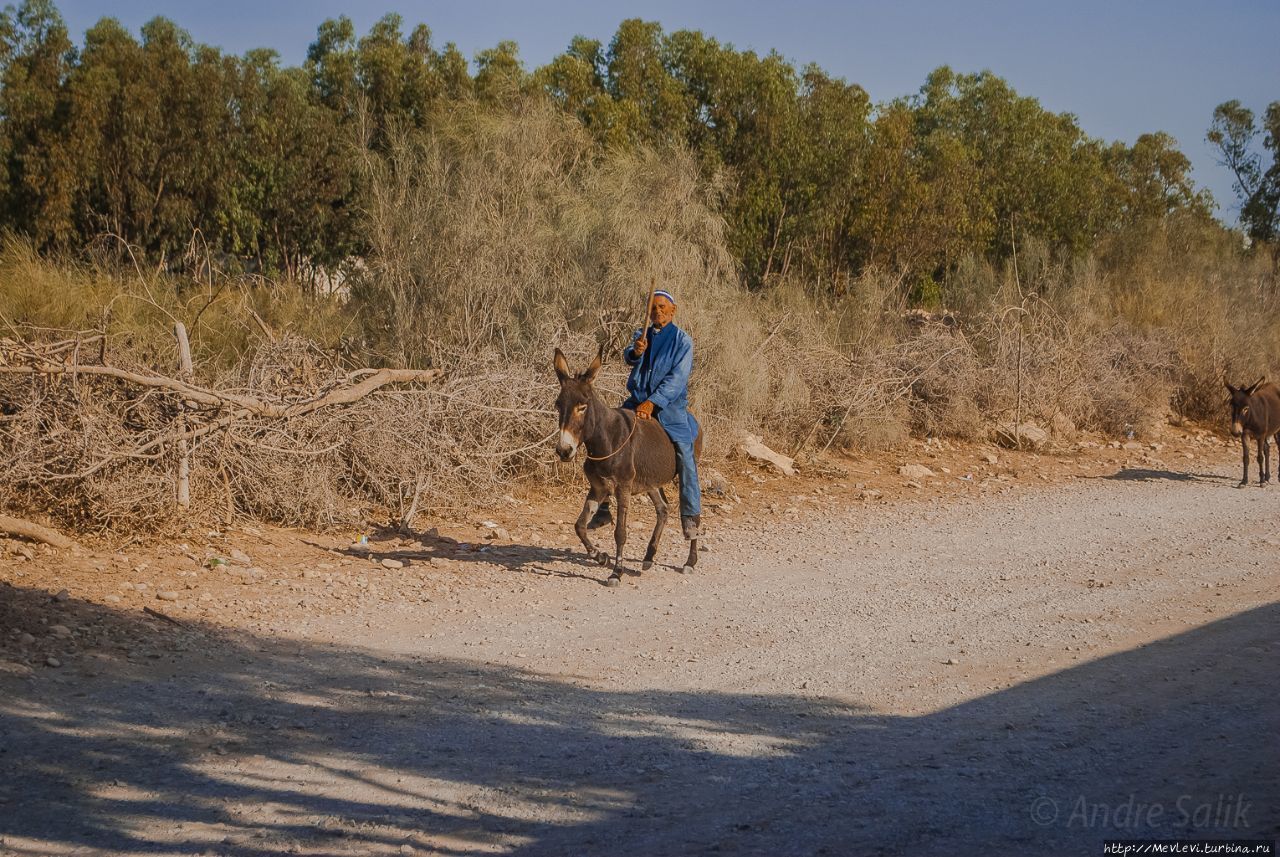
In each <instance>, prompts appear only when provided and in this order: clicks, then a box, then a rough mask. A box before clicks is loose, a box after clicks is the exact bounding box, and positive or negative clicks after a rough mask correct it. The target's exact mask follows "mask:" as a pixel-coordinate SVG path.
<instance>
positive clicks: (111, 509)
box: [0, 326, 440, 529]
mask: <svg viewBox="0 0 1280 857" xmlns="http://www.w3.org/2000/svg"><path fill="white" fill-rule="evenodd" d="M178 333H179V335H178V340H179V343H180V350H184V349H183V346H184V345H185V331H184V330H182V329H181V326H179V331H178ZM96 339H98V340H100V339H101V338H100V337H97V338H96ZM93 342H94V338H91V339H89V340H87V341H86V340H84V339H81V338H67V339H44V340H40V339H28V340H21V341H20V340H14V339H8V340H5V341H4V342H2V343H0V408H2V409H3V416H2V417H0V419H2V420H3V422H0V454H3V455H5V457H6V458H7V459H8V461H9V462H10V466H9V468H7V471H6V472H5V474H4V477H3V478H0V500H3V504H4V506H5V507H6V508H8V509H12V510H17V511H20V512H35V513H40V514H48V515H51V516H53V517H54V518H56V519H58V520H61V521H64V522H66V523H68V524H71V525H73V526H76V527H77V528H79V529H98V528H107V527H112V526H116V525H121V524H123V525H127V526H129V527H138V526H144V527H145V526H155V525H158V524H161V523H163V522H164V521H166V520H169V519H171V518H172V517H173V516H175V515H177V514H179V513H182V514H184V515H190V514H194V515H195V517H196V518H201V517H215V515H211V514H210V513H211V512H214V510H217V514H218V515H221V516H222V517H224V518H225V517H227V516H235V515H236V514H238V513H240V512H252V511H254V510H256V509H259V508H266V509H270V510H271V511H272V512H274V514H271V515H268V516H267V517H270V518H272V519H275V520H281V521H286V519H287V518H292V520H289V521H288V522H291V523H299V524H302V523H323V522H329V523H332V522H334V521H336V520H338V518H339V517H340V515H339V512H338V510H340V509H342V508H349V507H351V505H352V504H351V503H349V502H348V503H345V504H344V503H342V502H341V501H342V500H343V499H350V498H342V497H341V496H340V493H341V492H340V490H338V489H333V488H326V487H323V486H319V487H318V489H317V490H320V491H323V492H328V493H330V494H332V495H333V496H330V497H329V498H328V500H327V502H325V503H322V504H319V505H317V504H315V503H312V504H310V505H308V504H306V503H305V502H304V503H302V504H297V503H296V501H297V500H298V499H300V498H298V497H296V496H295V497H293V498H292V499H293V500H294V501H295V504H294V505H293V509H294V511H293V513H292V515H290V516H286V515H285V514H283V513H284V509H285V507H284V506H278V505H273V504H272V502H271V501H270V500H269V499H264V494H265V495H266V497H277V496H278V495H279V493H280V489H279V485H280V484H287V483H288V482H290V481H292V480H294V479H297V478H298V477H300V476H305V470H306V468H305V467H303V468H299V467H298V466H297V462H298V461H304V460H312V461H314V460H317V459H321V458H323V457H325V456H330V455H334V454H340V453H342V452H344V451H348V450H344V447H347V446H350V445H353V444H354V442H353V440H352V435H351V432H350V431H343V423H344V422H347V421H349V420H350V414H344V412H349V411H350V410H351V409H352V407H354V406H360V407H362V408H363V410H364V412H365V413H363V414H362V415H361V416H362V417H363V418H364V419H367V417H368V411H369V409H370V407H376V405H377V402H376V400H377V397H376V396H375V397H374V398H373V399H372V400H371V399H370V397H371V396H372V395H373V394H375V393H376V392H377V391H379V390H381V389H382V388H384V387H386V386H388V385H392V384H396V385H399V384H422V383H425V382H429V381H435V380H437V379H438V378H439V376H440V373H439V372H438V371H435V370H408V369H355V370H342V369H340V368H339V367H338V366H337V365H335V364H334V363H333V362H332V361H330V360H328V359H327V358H326V357H325V356H324V355H323V354H320V353H319V352H318V351H317V350H316V349H315V348H314V346H311V345H309V344H307V343H303V342H300V341H298V340H292V339H285V340H282V341H280V342H273V343H269V344H267V345H264V346H263V347H261V348H259V349H258V350H257V351H256V352H255V353H254V354H253V355H252V357H251V358H250V359H249V360H248V361H246V363H245V364H244V366H243V367H242V368H241V370H240V371H238V372H237V373H235V374H234V375H233V376H232V377H229V378H224V379H219V381H220V383H207V384H200V383H196V382H195V381H193V380H189V379H188V378H187V377H183V376H189V374H190V371H191V370H190V369H189V368H185V367H189V366H190V362H189V356H188V357H187V358H186V360H183V361H181V363H182V367H183V368H181V369H180V371H179V372H178V373H175V374H173V375H169V374H164V373H161V372H158V371H156V370H154V369H152V368H149V367H145V366H136V365H135V366H130V365H125V366H117V365H109V364H107V363H105V362H102V361H101V357H102V353H103V352H102V350H98V351H96V352H95V351H94V349H92V348H91V347H88V346H91V345H92V344H93ZM86 358H87V359H86ZM339 406H346V407H345V408H344V407H339ZM361 422H363V420H361ZM346 428H347V429H350V428H351V427H350V425H347V426H346ZM368 469H369V468H368V467H367V466H366V467H364V468H363V470H365V471H368ZM300 470H301V471H303V472H299V471H300ZM312 475H313V476H316V477H319V478H318V479H316V480H313V481H317V482H326V481H328V479H329V477H330V476H331V475H332V474H331V473H329V472H325V473H322V474H312ZM359 481H364V482H368V479H367V478H362V479H361V480H359ZM234 485H239V486H240V488H241V489H242V490H241V491H240V492H239V493H238V494H237V492H235V491H234V490H233V486H234ZM258 486H260V487H258ZM335 490H338V493H337V494H333V492H334V491H335ZM355 505H357V506H358V505H359V504H355Z"/></svg>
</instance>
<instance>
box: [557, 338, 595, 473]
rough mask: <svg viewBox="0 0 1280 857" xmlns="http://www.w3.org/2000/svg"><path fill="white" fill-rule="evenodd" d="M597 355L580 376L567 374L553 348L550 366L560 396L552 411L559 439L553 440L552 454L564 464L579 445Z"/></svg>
mask: <svg viewBox="0 0 1280 857" xmlns="http://www.w3.org/2000/svg"><path fill="white" fill-rule="evenodd" d="M600 358H601V354H597V355H596V359H594V360H592V361H591V365H590V366H588V367H587V370H586V371H585V372H583V373H581V374H580V375H574V374H573V373H572V372H570V371H569V361H567V360H565V358H564V352H562V351H561V350H560V349H559V348H557V349H556V356H555V360H554V361H553V365H554V366H555V367H556V377H557V378H558V379H560V395H559V396H558V397H557V398H556V410H557V411H558V412H559V414H560V439H559V440H558V441H556V454H557V455H559V456H560V460H561V461H568V460H569V459H571V458H573V454H574V453H575V452H577V451H578V444H580V443H582V435H583V431H584V429H585V427H586V422H587V408H588V406H590V404H591V400H592V399H594V398H595V390H594V389H593V387H592V385H593V384H594V383H595V380H596V375H597V374H599V372H600Z"/></svg>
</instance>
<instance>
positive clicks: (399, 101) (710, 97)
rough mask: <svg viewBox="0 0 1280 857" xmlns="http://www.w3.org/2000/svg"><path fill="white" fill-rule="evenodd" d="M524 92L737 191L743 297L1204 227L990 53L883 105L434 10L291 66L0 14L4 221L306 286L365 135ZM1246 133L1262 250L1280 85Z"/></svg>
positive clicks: (327, 30) (728, 199)
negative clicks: (1259, 142)
mask: <svg viewBox="0 0 1280 857" xmlns="http://www.w3.org/2000/svg"><path fill="white" fill-rule="evenodd" d="M531 97H535V98H536V97H542V98H545V99H547V100H549V101H550V102H551V103H553V104H555V105H557V106H558V107H559V108H561V109H562V110H563V111H564V112H565V114H567V115H568V116H571V117H574V118H575V119H576V120H577V122H578V123H579V124H580V125H581V127H582V129H584V130H585V132H586V134H587V137H586V139H588V140H589V141H590V143H591V145H590V146H588V147H587V149H586V151H584V152H583V157H587V158H589V159H593V160H600V159H607V158H608V157H611V156H612V155H614V154H617V153H624V152H629V151H640V150H642V149H644V150H660V151H687V152H688V153H690V154H691V155H692V157H693V158H694V160H695V161H696V163H697V165H698V167H699V169H700V172H701V174H702V176H703V178H704V180H706V181H708V182H709V183H711V184H713V185H715V186H717V187H724V188H725V189H726V190H725V192H724V193H723V194H722V195H720V196H719V198H718V199H719V203H718V207H719V213H720V215H721V216H722V217H723V218H724V221H725V224H726V227H727V229H726V236H727V242H728V247H729V250H730V252H731V254H732V256H733V258H734V259H735V261H736V263H737V266H738V277H739V279H740V281H741V282H742V283H744V284H745V285H747V286H749V287H751V288H756V289H761V288H771V287H773V286H774V285H775V284H776V283H778V282H780V281H781V280H784V279H786V278H788V277H792V276H798V277H800V278H801V279H805V280H808V281H811V282H813V283H815V284H816V285H817V287H818V288H819V289H820V290H824V291H828V292H830V293H831V294H835V295H839V294H843V293H844V291H845V290H847V288H848V284H849V283H850V282H851V281H852V280H853V279H855V278H857V277H858V276H860V275H861V274H862V273H864V272H866V271H870V270H878V271H883V272H885V273H886V274H888V275H890V276H892V277H895V278H897V280H898V281H899V282H902V283H905V284H913V283H922V282H932V283H936V284H939V286H938V287H939V288H941V289H943V291H944V292H945V284H946V283H947V282H948V280H949V279H950V278H951V276H952V274H953V273H954V272H955V271H956V269H957V266H958V265H960V264H961V263H962V261H963V260H966V259H970V258H975V257H976V258H983V259H987V260H990V261H992V262H997V263H998V262H1000V261H1002V260H1005V259H1007V258H1009V256H1010V255H1011V254H1012V252H1013V249H1014V247H1015V246H1016V245H1017V244H1018V243H1020V242H1024V241H1035V242H1040V243H1042V244H1043V245H1044V246H1045V247H1046V248H1048V249H1049V251H1050V252H1052V253H1054V254H1065V255H1066V256H1068V257H1071V256H1074V257H1080V256H1083V255H1086V254H1088V253H1090V252H1092V251H1095V250H1097V249H1099V248H1100V247H1103V246H1104V245H1107V246H1113V245H1114V244H1115V242H1111V239H1112V238H1114V237H1116V236H1121V235H1124V234H1126V233H1129V232H1134V233H1137V234H1147V233H1149V232H1150V231H1151V230H1152V229H1155V228H1158V227H1159V226H1160V225H1161V224H1163V223H1165V222H1167V221H1169V220H1170V219H1171V218H1179V217H1192V218H1196V219H1199V220H1201V221H1204V222H1205V223H1206V224H1208V222H1209V211H1210V209H1211V206H1212V203H1211V201H1210V200H1209V198H1208V197H1207V195H1206V194H1204V193H1203V192H1198V191H1197V190H1196V188H1195V186H1194V184H1193V183H1192V181H1191V178H1190V165H1189V162H1188V161H1187V159H1186V157H1185V156H1184V155H1183V154H1182V153H1181V152H1179V151H1178V150H1177V148H1176V146H1175V144H1174V141H1173V140H1172V138H1170V137H1169V136H1168V135H1166V134H1163V133H1158V132H1156V133H1151V134H1146V135H1143V136H1141V137H1139V138H1138V140H1137V141H1136V142H1135V143H1134V144H1133V145H1132V146H1129V145H1125V144H1122V143H1112V144H1109V145H1108V144H1105V143H1103V142H1102V141H1100V140H1096V139H1093V138H1090V137H1089V136H1088V135H1086V134H1085V133H1084V132H1083V131H1082V130H1081V128H1080V127H1079V124H1078V122H1077V121H1076V119H1075V117H1074V116H1071V115H1069V114H1056V113H1052V112H1050V111H1047V110H1045V109H1044V108H1043V107H1042V106H1041V105H1040V104H1039V102H1038V101H1036V100H1035V99H1034V98H1029V97H1026V96H1024V95H1020V94H1019V93H1017V92H1015V91H1014V90H1013V89H1012V88H1011V87H1010V86H1009V84H1008V83H1007V82H1006V81H1004V80H1002V79H1001V78H999V77H997V76H995V75H993V74H991V73H990V72H985V71H984V72H979V73H976V74H959V73H956V72H954V71H952V70H951V69H949V68H947V67H941V68H939V69H937V70H936V71H934V72H933V73H931V74H930V75H929V76H928V78H927V79H926V81H925V82H924V85H923V86H922V87H921V89H920V91H919V92H918V93H917V94H916V95H914V96H913V97H910V98H905V99H898V100H895V101H891V102H887V103H883V104H878V105H873V104H872V103H871V101H870V99H869V98H868V96H867V93H866V92H865V91H864V90H863V89H862V88H861V87H859V86H857V85H856V84H852V83H849V82H846V81H844V80H841V79H838V78H833V77H831V76H830V75H828V74H827V73H826V72H824V71H823V70H822V69H821V68H818V67H817V66H812V65H811V66H806V67H803V68H798V67H797V66H796V65H794V64H793V63H791V62H789V61H788V60H786V59H784V58H783V57H781V56H779V55H778V54H776V53H768V54H764V55H761V54H757V53H755V52H753V51H744V50H738V49H736V48H735V47H733V46H732V45H729V44H724V43H721V42H719V41H717V40H716V39H714V38H711V37H709V36H707V35H704V34H703V33H700V32H697V31H688V30H681V31H676V32H672V33H667V32H664V31H663V29H662V27H661V26H660V25H659V24H658V23H657V22H652V21H643V20H640V19H629V20H626V21H623V22H622V24H621V25H620V26H619V27H618V30H617V32H616V33H615V34H614V36H613V38H612V39H610V40H609V41H608V43H607V44H606V43H603V42H600V41H595V40H591V39H586V38H583V37H575V38H574V39H573V40H572V41H571V42H570V43H569V46H568V48H567V50H566V51H565V52H564V53H562V54H561V55H559V56H557V57H555V58H553V59H552V60H551V61H550V62H549V63H547V65H545V66H543V67H541V68H538V69H534V70H532V71H529V70H527V69H526V68H525V66H524V64H523V63H522V62H521V60H520V55H519V50H518V46H517V45H516V43H515V42H512V41H503V42H500V43H499V44H497V45H496V46H494V47H493V48H490V49H487V50H482V51H480V52H479V53H477V54H476V56H475V58H474V74H473V68H472V66H469V64H468V62H467V60H466V59H465V58H464V57H463V56H462V55H461V54H460V53H459V51H458V49H457V47H456V46H454V45H453V44H451V43H450V44H445V45H444V47H443V48H439V49H437V48H436V47H435V46H434V45H433V42H432V34H431V31H430V30H429V29H428V28H427V27H426V26H425V25H421V24H419V25H417V26H415V27H413V28H412V29H411V30H409V31H408V32H407V34H406V28H405V23H404V21H403V20H402V18H401V17H400V16H398V15H395V14H389V15H386V16H384V17H383V18H381V19H380V20H378V21H377V22H376V23H375V24H374V25H373V26H372V28H371V29H370V30H369V32H368V33H366V34H364V35H360V34H358V33H357V32H356V29H355V26H354V24H353V23H352V21H351V20H350V19H349V18H346V17H338V18H336V19H330V20H326V21H324V22H323V23H321V24H320V26H319V28H318V29H317V32H316V38H315V41H314V42H313V43H312V44H311V46H310V48H309V49H308V51H307V57H306V61H305V63H304V64H303V66H302V67H300V68H283V67H281V66H280V64H279V60H278V57H277V56H276V55H275V54H274V53H273V52H271V51H267V50H259V51H252V52H250V53H248V54H246V55H245V56H243V57H235V56H227V55H223V54H222V53H221V52H219V51H218V50H216V49H214V48H211V47H208V46H205V45H199V44H196V43H194V42H193V41H192V39H191V37H190V36H189V35H188V34H187V33H185V32H184V31H183V30H181V29H180V28H179V27H178V26H177V25H176V24H174V23H173V22H171V21H168V20H166V19H163V18H157V19H155V20H153V21H151V22H149V23H148V24H146V25H145V26H144V27H143V28H142V30H141V32H140V34H139V35H138V37H135V36H134V35H133V34H131V33H130V32H128V31H127V30H126V29H124V28H123V27H122V26H121V25H120V24H119V23H118V22H116V21H114V20H112V19H109V18H108V19H103V20H102V21H100V22H99V23H98V24H96V25H95V26H94V27H92V28H91V29H90V30H89V31H88V32H87V33H86V35H85V41H84V45H83V47H82V48H80V49H79V50H76V49H75V48H74V46H73V45H72V43H71V42H70V40H69V38H68V34H67V30H66V27H65V25H64V24H63V22H62V20H61V18H60V16H59V15H58V12H57V9H56V8H55V7H54V5H53V4H52V3H51V2H49V0H24V2H23V3H22V5H21V6H19V7H18V8H17V9H14V8H9V9H8V10H6V11H5V12H4V13H3V14H0V227H3V228H6V229H9V230H12V231H14V232H16V233H18V234H22V235H25V236H28V237H29V238H30V239H31V240H32V241H34V242H35V245H36V246H38V247H39V248H41V249H42V250H45V251H49V250H71V251H78V250H80V249H81V248H84V247H86V246H91V245H103V246H107V247H108V248H111V249H113V250H115V251H116V252H119V253H121V254H122V255H132V257H133V259H134V260H135V261H137V262H139V263H141V262H142V261H146V262H147V263H149V264H159V265H162V266H166V267H168V268H170V269H174V268H187V269H195V268H200V267H201V266H205V267H207V266H208V265H210V264H213V265H215V266H217V267H220V268H227V269H233V270H234V269H240V270H243V271H248V272H261V273H266V274H276V273H280V274H283V275H284V276H285V277H286V278H288V279H290V280H295V281H299V282H304V283H310V282H312V281H313V280H314V278H315V277H316V275H317V273H318V272H320V271H330V272H332V271H333V270H334V269H336V268H337V267H339V266H341V265H342V264H344V262H347V261H350V260H352V259H354V258H359V257H362V256H368V255H369V254H370V253H371V252H373V248H375V247H376V246H377V245H378V236H375V235H373V234H371V233H370V231H369V225H368V224H369V220H368V218H363V217H361V216H360V212H361V209H362V207H363V206H364V205H365V202H366V200H365V196H366V195H367V193H368V192H369V187H368V184H367V182H368V180H369V172H368V170H366V169H364V168H363V167H362V166H361V161H362V158H365V157H366V154H362V153H369V152H372V153H373V154H374V155H381V154H385V153H386V152H387V151H389V149H390V148H391V146H392V144H393V142H394V141H395V140H397V139H399V135H401V134H402V133H403V132H405V131H408V130H420V131H426V132H438V131H442V130H443V129H446V128H452V127H455V125H454V124H453V123H452V120H451V119H450V116H451V114H453V113H455V112H457V111H459V110H466V109H470V108H469V107H468V106H467V105H470V104H472V103H479V104H481V105H484V106H485V107H486V109H496V110H505V111H509V112H513V113H514V112H518V111H520V110H524V109H526V108H527V105H528V103H529V99H530V98H531ZM1259 133H1260V132H1259V129H1258V128H1257V127H1256V126H1255V122H1254V117H1253V114H1252V113H1251V112H1250V111H1248V110H1247V109H1245V108H1243V107H1241V106H1240V105H1239V104H1238V103H1236V102H1228V103H1227V104H1224V105H1222V106H1220V107H1219V108H1218V111H1217V112H1216V113H1215V118H1214V125H1213V127H1212V128H1211V129H1210V133H1209V139H1210V140H1211V141H1212V142H1214V143H1215V145H1218V146H1219V149H1220V151H1221V152H1222V154H1223V159H1224V162H1225V163H1227V164H1228V165H1229V166H1231V168H1232V169H1233V170H1235V172H1236V176H1237V180H1238V183H1237V184H1238V190H1239V192H1240V194H1241V199H1242V206H1243V208H1242V222H1243V223H1244V225H1245V227H1246V229H1247V230H1248V232H1249V234H1250V236H1251V237H1252V238H1253V239H1254V240H1255V241H1256V242H1261V243H1265V242H1272V241H1274V239H1275V237H1276V232H1277V229H1278V228H1280V223H1278V221H1277V208H1278V206H1280V167H1277V166H1276V163H1275V162H1274V161H1275V154H1276V149H1277V143H1276V141H1277V140H1278V139H1280V102H1277V103H1275V104H1272V105H1271V107H1270V108H1268V110H1267V113H1266V117H1265V121H1264V122H1263V123H1262V128H1261V134H1262V135H1263V149H1264V150H1265V151H1267V152H1270V153H1271V156H1272V160H1273V163H1272V164H1271V165H1270V166H1267V165H1266V164H1264V163H1263V159H1262V155H1261V154H1259V153H1258V152H1256V151H1255V150H1254V142H1255V140H1256V138H1257V136H1258V134H1259ZM1209 228H1212V227H1209ZM104 242H105V243H104ZM1109 242H1110V243H1109ZM1122 243H1123V242H1122ZM905 293H906V294H907V295H910V294H911V293H912V289H911V287H910V286H908V287H907V288H906V290H905ZM929 300H932V298H929Z"/></svg>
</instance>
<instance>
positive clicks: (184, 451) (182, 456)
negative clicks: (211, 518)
mask: <svg viewBox="0 0 1280 857" xmlns="http://www.w3.org/2000/svg"><path fill="white" fill-rule="evenodd" d="M173 335H174V337H175V338H176V339H177V340H178V377H179V378H180V379H181V380H183V381H186V382H190V381H191V375H192V373H193V372H194V369H193V367H192V365H191V342H190V341H189V340H188V339H187V326H186V325H185V324H183V323H182V322H180V321H176V322H174V323H173ZM178 407H179V409H180V410H179V411H178V435H179V438H180V439H179V440H178V486H177V491H178V507H179V508H181V509H186V508H189V507H190V506H191V450H190V449H189V448H188V446H187V440H186V438H185V437H183V436H184V435H185V434H186V432H187V415H186V407H187V404H186V402H185V401H183V402H182V403H181V404H180V405H179V406H178Z"/></svg>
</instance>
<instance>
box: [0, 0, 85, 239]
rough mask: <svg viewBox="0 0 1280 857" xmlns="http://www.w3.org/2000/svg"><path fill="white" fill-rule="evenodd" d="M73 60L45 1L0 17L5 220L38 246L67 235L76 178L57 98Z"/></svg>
mask: <svg viewBox="0 0 1280 857" xmlns="http://www.w3.org/2000/svg"><path fill="white" fill-rule="evenodd" d="M74 61H75V52H74V50H73V48H72V45H71V40H70V39H69V38H68V36H67V28H66V25H65V24H64V23H63V21H62V17H61V16H60V15H59V14H58V10H57V9H56V8H55V7H54V5H53V3H52V2H50V0H24V2H23V3H22V5H21V6H19V7H18V8H17V9H16V10H14V9H13V7H7V8H6V9H4V11H3V12H0V117H2V119H3V134H2V135H0V137H2V139H0V156H3V159H4V161H3V163H4V169H3V170H2V171H0V172H2V173H3V176H2V178H0V181H2V183H3V190H4V203H3V209H2V211H3V220H4V223H5V224H6V225H7V226H9V227H12V228H15V229H17V230H20V231H22V232H25V233H27V234H28V235H31V236H32V238H34V239H35V241H36V243H37V244H38V245H40V246H49V245H51V244H56V243H59V242H62V241H66V240H68V239H70V238H71V236H72V234H73V230H74V226H73V219H72V206H73V199H74V196H75V192H76V174H75V169H74V165H73V159H72V158H70V157H68V156H69V155H70V154H73V153H72V152H71V151H70V150H69V148H68V143H67V137H66V127H65V123H66V114H65V111H64V109H63V105H62V103H61V99H60V94H61V89H62V85H63V82H64V81H65V80H66V77H67V75H68V74H69V73H70V70H71V68H72V66H73V64H74Z"/></svg>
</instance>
